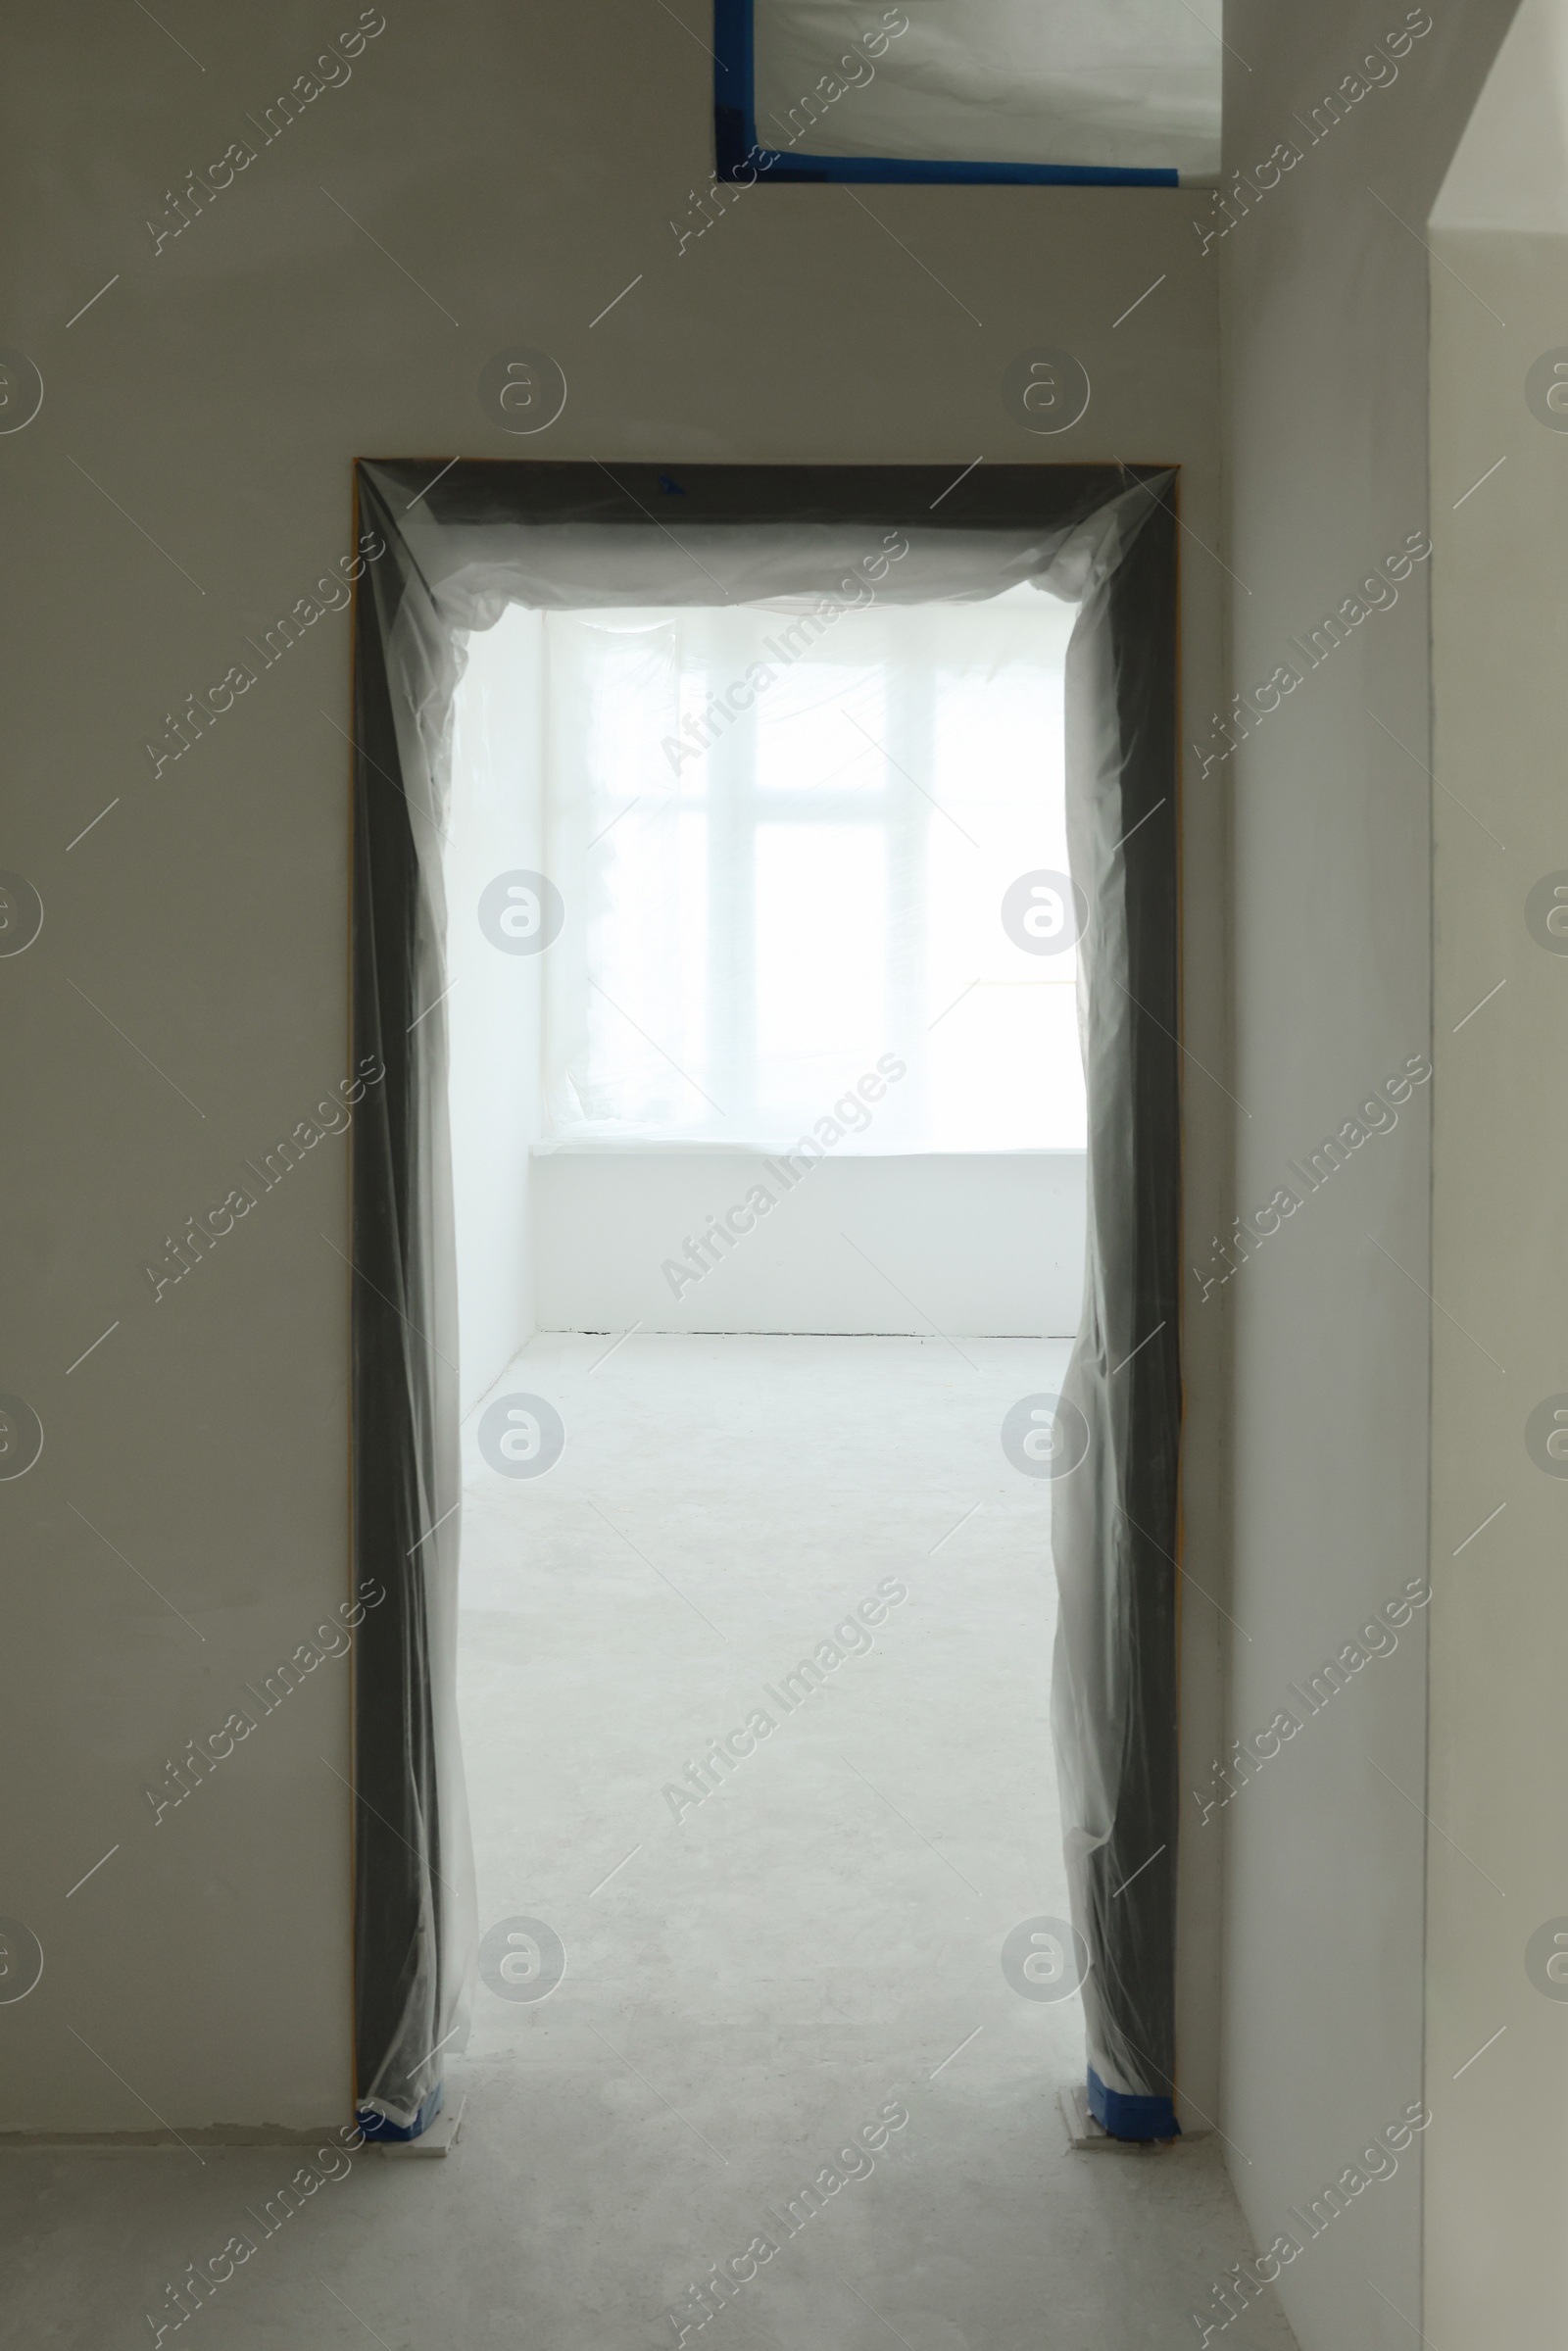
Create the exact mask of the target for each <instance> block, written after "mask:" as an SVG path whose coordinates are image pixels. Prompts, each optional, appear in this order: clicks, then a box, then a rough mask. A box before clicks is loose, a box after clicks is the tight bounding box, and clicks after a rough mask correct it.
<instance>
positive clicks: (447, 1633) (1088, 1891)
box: [353, 461, 1181, 2138]
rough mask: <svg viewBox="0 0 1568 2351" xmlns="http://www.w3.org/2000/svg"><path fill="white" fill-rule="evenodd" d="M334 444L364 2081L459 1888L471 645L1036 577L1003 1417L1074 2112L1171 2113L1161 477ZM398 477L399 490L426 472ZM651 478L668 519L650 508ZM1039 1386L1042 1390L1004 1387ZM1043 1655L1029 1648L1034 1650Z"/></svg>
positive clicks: (370, 2100)
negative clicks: (1018, 1442)
mask: <svg viewBox="0 0 1568 2351" xmlns="http://www.w3.org/2000/svg"><path fill="white" fill-rule="evenodd" d="M430 470H431V468H430V467H429V465H423V464H418V463H407V464H405V463H401V462H386V463H374V464H362V465H361V466H360V467H359V472H358V497H359V504H360V510H361V516H360V518H361V524H362V527H373V528H374V529H375V530H376V531H377V532H378V533H379V534H380V535H381V537H382V538H383V539H384V541H385V543H386V546H387V549H388V558H389V560H386V561H383V562H382V563H378V564H377V566H376V567H375V571H374V574H373V576H371V575H369V574H368V575H367V578H366V580H365V582H364V583H363V584H362V588H361V593H360V597H359V601H358V604H357V608H356V639H355V705H354V741H355V830H354V950H353V955H354V975H353V979H354V1021H355V1035H356V1052H357V1053H371V1052H373V1053H377V1054H378V1055H379V1056H380V1058H381V1059H382V1061H383V1063H384V1065H385V1069H386V1079H385V1083H384V1084H383V1086H382V1087H381V1088H380V1089H379V1090H378V1094H379V1099H378V1101H377V1103H376V1105H375V1111H374V1115H373V1118H371V1119H367V1120H365V1121H362V1123H361V1125H360V1127H359V1128H358V1130H357V1145H356V1154H355V1171H354V1261H355V1267H356V1271H357V1273H358V1275H359V1276H360V1279H359V1281H358V1282H357V1284H356V1289H355V1308H354V1318H355V1319H354V1507H355V1553H356V1560H357V1563H358V1569H359V1572H360V1573H361V1574H374V1575H375V1576H377V1577H378V1578H379V1579H380V1581H381V1582H382V1584H383V1585H384V1586H385V1587H386V1590H387V1592H388V1594H389V1598H390V1600H391V1603H392V1604H390V1605H388V1606H385V1607H383V1608H381V1609H379V1610H378V1611H377V1612H376V1616H375V1619H374V1620H373V1623H368V1625H367V1628H366V1632H365V1634H364V1635H363V1636H362V1643H361V1650H360V1659H359V1672H358V1679H357V1683H356V1691H355V1707H356V1726H355V1754H356V1776H357V1786H356V1795H357V1798H358V1801H357V1804H356V1863H355V1866H356V1887H355V1941H356V2037H357V2099H358V2104H359V2106H360V2109H361V2112H362V2115H363V2116H364V2118H365V2120H366V2127H367V2129H368V2130H369V2131H372V2132H377V2131H378V2132H380V2133H382V2134H389V2135H405V2136H407V2135H414V2134H417V2132H418V2131H421V2130H422V2129H423V2128H425V2126H426V2125H427V2124H428V2122H429V2121H430V2120H431V2119H432V2117H433V2116H434V2114H435V2113H436V2112H437V2111H438V2109H439V2105H440V2098H441V2068H442V2055H443V2052H444V2051H445V2050H446V2049H447V2048H449V2047H451V2046H453V2045H454V2044H455V2043H457V2042H459V2041H461V2038H462V2036H463V2033H464V2026H465V2019H466V1997H467V1987H468V1984H469V1982H470V1981H471V1976H472V1970H473V1953H474V1939H475V1934H474V1903H473V1888H472V1866H471V1858H470V1854H469V1846H468V1836H467V1826H466V1808H465V1803H464V1795H463V1766H462V1754H461V1747H460V1742H459V1737H458V1726H457V1718H456V1703H455V1624H456V1610H457V1576H458V1557H459V1537H460V1526H461V1510H460V1506H459V1505H460V1492H461V1488H460V1477H459V1466H458V1422H459V1410H460V1407H459V1401H458V1394H457V1374H456V1368H455V1366H456V1362H457V1359H458V1352H459V1350H458V1339H457V1330H456V1321H457V1276H456V1246H455V1239H454V1218H453V1205H452V1166H451V1150H450V1141H449V1136H448V1129H447V1099H446V1089H447V1070H448V1033H447V1022H446V1007H445V996H446V992H447V989H448V985H449V983H448V977H447V973H446V969H445V939H446V930H447V924H446V909H445V904H444V882H443V867H442V834H443V830H444V824H443V818H444V814H445V809H446V802H447V793H448V786H449V772H450V754H451V729H452V708H453V699H454V696H455V693H456V690H457V686H458V683H459V680H460V678H461V676H462V674H463V666H464V661H465V658H466V657H465V647H466V640H467V635H468V633H469V632H470V631H472V630H474V629H483V628H488V627H490V626H492V625H494V623H495V622H496V621H497V620H498V619H499V618H500V616H501V614H502V613H503V612H505V611H506V609H507V608H508V607H509V605H514V604H521V605H523V606H526V607H530V608H533V609H535V610H540V611H545V612H550V611H563V612H566V611H572V612H583V611H587V610H592V609H593V608H595V607H602V608H623V609H625V608H629V609H633V610H635V609H646V608H648V607H650V606H661V607H687V608H709V609H721V608H724V607H730V606H745V605H749V604H750V605H758V604H762V603H766V604H768V605H769V606H775V605H777V604H779V603H780V602H783V603H784V604H785V606H786V607H787V608H788V609H790V610H792V611H793V612H796V614H797V615H798V618H797V621H796V626H797V629H798V631H799V633H800V635H801V636H802V637H803V639H806V640H810V641H814V640H815V639H816V638H818V637H820V636H821V635H822V634H823V633H824V632H825V631H827V630H829V629H831V628H832V627H833V626H834V625H835V624H836V623H837V622H838V621H839V620H840V619H841V618H842V617H843V615H844V614H845V613H846V612H849V611H851V610H855V609H865V608H868V607H870V606H873V605H876V604H882V605H887V606H902V605H924V606H940V605H942V604H945V603H948V604H955V605H957V604H969V603H973V602H975V601H977V600H985V599H991V598H995V597H998V596H1000V595H1004V594H1005V593H1007V592H1009V591H1012V590H1016V589H1018V588H1020V587H1024V586H1027V587H1029V588H1032V589H1034V590H1038V591H1041V592H1044V593H1046V594H1048V595H1052V596H1054V597H1056V598H1058V599H1060V600H1062V601H1063V602H1064V603H1066V604H1068V605H1070V606H1073V607H1075V608H1076V612H1077V617H1076V620H1075V622H1074V625H1073V631H1072V636H1071V639H1070V641H1069V645H1068V650H1067V661H1066V708H1065V731H1066V791H1067V841H1068V863H1069V868H1070V878H1069V877H1057V878H1058V880H1060V881H1064V882H1065V883H1066V890H1065V893H1064V896H1065V897H1066V898H1068V899H1070V901H1071V918H1072V920H1073V921H1074V922H1075V924H1077V926H1078V927H1079V932H1080V937H1079V975H1080V976H1079V1025H1080V1036H1081V1041H1082V1047H1083V1059H1084V1076H1085V1089H1086V1097H1087V1111H1088V1119H1087V1124H1088V1194H1089V1208H1088V1234H1087V1263H1086V1279H1085V1295H1084V1306H1083V1317H1082V1322H1081V1325H1080V1328H1079V1334H1078V1338H1077V1342H1076V1345H1075V1347H1074V1349H1073V1354H1072V1359H1071V1364H1070V1367H1069V1370H1068V1373H1067V1375H1066V1378H1065V1380H1064V1383H1063V1394H1062V1395H1061V1396H1059V1397H1054V1398H1052V1399H1049V1405H1048V1407H1047V1408H1046V1410H1045V1412H1044V1413H1043V1414H1037V1415H1036V1418H1037V1419H1038V1420H1039V1421H1040V1423H1041V1425H1040V1427H1039V1429H1038V1430H1036V1431H1034V1432H1033V1441H1034V1455H1032V1458H1033V1457H1038V1458H1039V1460H1040V1462H1041V1474H1043V1475H1046V1476H1048V1477H1049V1478H1050V1479H1051V1481H1052V1504H1053V1509H1052V1547H1053V1551H1054V1558H1055V1565H1056V1574H1057V1581H1058V1586H1059V1591H1060V1617H1059V1629H1058V1635H1057V1643H1056V1656H1055V1662H1054V1696H1053V1721H1054V1737H1055V1741H1056V1747H1057V1756H1058V1769H1059V1776H1060V1784H1061V1793H1062V1807H1063V1828H1064V1836H1065V1843H1066V1852H1067V1862H1068V1873H1069V1883H1070V1886H1071V1894H1072V1907H1073V1925H1074V1929H1075V1933H1076V1935H1077V1936H1078V1937H1079V1938H1080V1940H1081V1945H1082V1950H1081V1961H1080V1963H1081V1965H1082V1966H1083V1967H1084V1969H1085V1971H1086V1973H1085V1979H1084V1984H1083V1993H1084V2002H1085V2011H1086V2017H1087V2023H1088V2037H1089V2052H1088V2055H1089V2065H1088V2082H1089V2097H1090V2104H1091V2107H1092V2109H1093V2111H1094V2112H1095V2114H1096V2115H1097V2116H1098V2118H1099V2120H1100V2121H1101V2122H1102V2123H1103V2124H1104V2125H1105V2127H1106V2128H1107V2129H1108V2130H1110V2131H1112V2132H1114V2133H1116V2134H1118V2135H1121V2136H1126V2137H1133V2138H1148V2137H1163V2136H1168V2135H1170V2133H1171V2132H1172V2131H1174V2129H1175V2117H1174V2107H1173V2101H1174V2093H1175V2086H1176V2085H1175V2078H1174V2077H1175V2063H1176V2059H1175V2046H1174V2038H1175V2035H1174V2017H1175V1923H1176V1922H1175V1893H1176V1811H1177V1803H1176V1758H1177V1745H1176V1741H1177V1687H1176V1641H1177V1588H1178V1583H1179V1577H1180V1570H1179V1567H1178V1566H1177V1558H1178V1554H1179V1547H1180V1546H1179V1522H1178V1483H1177V1471H1178V1457H1179V1444H1180V1429H1181V1356H1180V1333H1179V1307H1178V1296H1177V1284H1178V1247H1179V1232H1180V1205H1181V1201H1180V1193H1181V1185H1180V1096H1179V1085H1178V1070H1179V1054H1180V1047H1179V1044H1178V1041H1177V1035H1178V1030H1179V1026H1180V1008H1179V987H1178V939H1177V839H1178V805H1177V803H1178V791H1177V711H1176V649H1177V596H1176V572H1177V564H1176V545H1177V540H1176V533H1177V527H1178V526H1177V521H1176V510H1175V489H1176V481H1175V476H1174V474H1173V473H1172V472H1171V471H1170V470H1169V469H1164V468H1157V467H1144V468H1136V467H1135V468H1128V467H1124V466H1114V465H1079V466H1028V465H1020V466H1005V465H998V466H992V467H986V468H984V469H983V470H981V471H980V472H978V473H977V472H974V471H973V470H972V469H971V471H970V472H969V473H968V474H967V475H965V476H963V477H961V478H960V479H959V481H957V482H955V481H954V480H953V477H952V475H951V473H949V472H946V471H943V470H940V469H935V468H925V467H906V466H877V467H850V466H845V467H792V466H723V465H713V466H694V467H690V468H683V469H682V471H681V475H680V479H679V482H678V483H676V484H673V485H672V484H671V481H670V477H669V476H668V475H667V474H661V473H660V472H659V471H658V470H657V469H656V468H655V467H652V466H634V467H625V468H622V470H621V473H620V475H619V476H618V477H616V476H613V475H612V474H611V473H610V471H609V470H608V469H607V468H605V467H603V466H600V465H569V464H568V465H548V464H527V463H522V464H515V463H514V464H506V463H488V462H479V461H464V462H462V463H460V464H457V465H451V466H449V467H448V468H447V469H446V470H445V471H444V472H443V473H442V474H441V475H440V476H439V478H438V479H437V480H436V481H435V482H433V483H432V482H431V481H430ZM427 485H428V486H427ZM670 487H673V488H675V489H677V490H678V492H679V494H680V498H681V505H680V510H679V520H680V530H679V535H678V538H677V537H676V536H675V535H673V534H672V533H671V532H670V531H669V530H668V529H667V528H665V527H664V526H663V525H662V521H661V520H659V519H657V518H656V517H657V515H658V509H659V506H660V503H661V502H662V500H665V499H666V498H667V494H668V490H669V489H670ZM1032 1400H1036V1401H1038V1399H1032ZM1041 1664H1042V1671H1044V1660H1042V1661H1041Z"/></svg>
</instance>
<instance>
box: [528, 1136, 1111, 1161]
mask: <svg viewBox="0 0 1568 2351" xmlns="http://www.w3.org/2000/svg"><path fill="white" fill-rule="evenodd" d="M799 1149H800V1138H799V1137H798V1136H797V1138H796V1139H795V1141H794V1143H793V1144H791V1143H705V1142H702V1141H682V1142H671V1143H662V1142H658V1141H654V1140H651V1139H649V1140H642V1141H622V1140H621V1139H620V1138H618V1137H614V1136H609V1135H589V1136H584V1137H581V1138H571V1137H561V1138H559V1139H556V1140H553V1141H549V1142H544V1143H535V1144H532V1145H530V1147H529V1152H528V1155H529V1157H530V1158H533V1159H623V1158H638V1157H641V1158H654V1157H662V1158H692V1159H764V1158H777V1157H779V1156H780V1154H781V1153H783V1152H786V1151H796V1152H797V1153H798V1152H799ZM1086 1149H1087V1146H1086V1145H1084V1144H1081V1143H1078V1144H1073V1143H1062V1144H1050V1143H1046V1144H998V1145H995V1146H993V1145H989V1144H979V1145H976V1146H973V1147H965V1148H963V1149H958V1148H956V1147H955V1148H952V1149H944V1148H942V1147H941V1146H940V1145H929V1144H923V1143H909V1144H904V1143H862V1144H859V1145H856V1144H854V1143H851V1142H849V1141H848V1140H846V1141H845V1142H843V1143H838V1144H835V1145H833V1146H832V1148H831V1149H830V1150H828V1151H824V1152H823V1154H822V1156H823V1157H824V1158H830V1159H1081V1158H1082V1157H1083V1156H1084V1153H1085V1151H1086Z"/></svg>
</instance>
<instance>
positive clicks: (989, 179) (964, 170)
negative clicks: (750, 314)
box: [713, 0, 1181, 188]
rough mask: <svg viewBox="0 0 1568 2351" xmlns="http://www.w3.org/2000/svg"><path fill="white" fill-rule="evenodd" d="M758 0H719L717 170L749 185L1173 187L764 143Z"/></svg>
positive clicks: (1177, 179) (1147, 180) (1088, 167)
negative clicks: (761, 137) (759, 102)
mask: <svg viewBox="0 0 1568 2351" xmlns="http://www.w3.org/2000/svg"><path fill="white" fill-rule="evenodd" d="M754 6H755V0H713V176H714V178H715V179H718V180H728V181H735V180H738V181H740V182H741V184H742V185H743V186H747V187H750V186H751V185H752V183H753V181H754V180H757V179H762V178H766V179H792V180H813V179H814V180H827V179H858V180H862V181H871V180H890V181H903V182H904V183H905V184H906V185H910V184H913V185H921V186H924V185H941V184H943V183H944V182H945V183H946V184H948V185H949V186H959V187H976V186H991V187H1089V188H1174V187H1179V186H1180V185H1181V174H1180V172H1179V171H1163V170H1160V171H1153V170H1148V171H1146V170H1131V169H1128V170H1111V169H1109V168H1107V167H1106V166H1104V165H1102V164H980V163H975V164H957V163H935V162H921V161H919V160H918V159H917V158H915V157H912V156H910V157H905V156H881V155H803V154H800V153H798V152H797V151H796V150H795V149H793V148H786V147H760V146H759V145H758V143H757V101H756V88H757V41H756V34H755V30H754V26H753V9H754Z"/></svg>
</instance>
